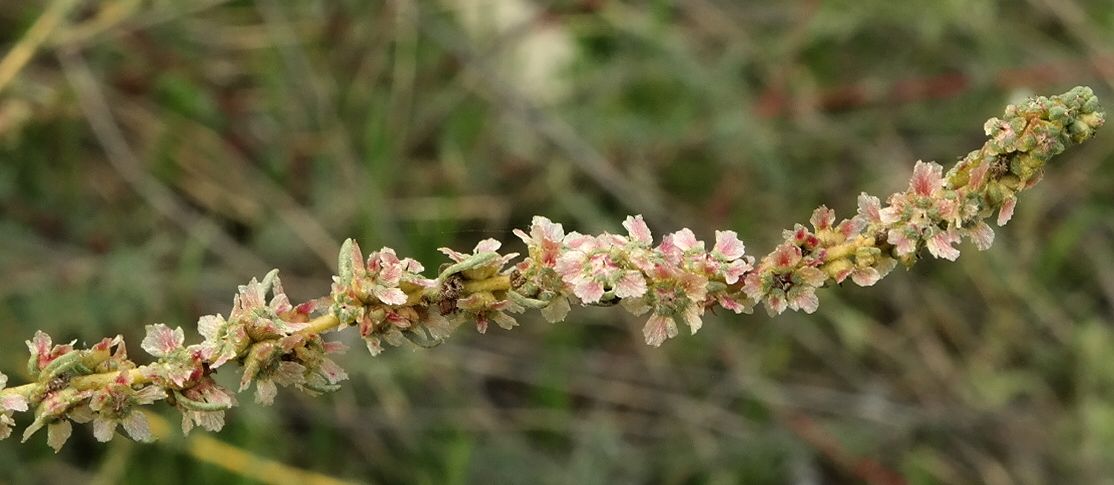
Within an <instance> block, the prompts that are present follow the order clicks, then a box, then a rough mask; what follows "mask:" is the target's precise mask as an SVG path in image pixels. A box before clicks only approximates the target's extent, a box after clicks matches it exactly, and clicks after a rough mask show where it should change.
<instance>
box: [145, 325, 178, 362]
mask: <svg viewBox="0 0 1114 485" xmlns="http://www.w3.org/2000/svg"><path fill="white" fill-rule="evenodd" d="M185 341H186V334H185V332H183V331H182V328H181V327H178V328H175V329H173V330H171V329H170V327H168V326H166V325H165V324H162V323H156V324H154V325H147V335H146V336H145V337H144V338H143V342H142V343H140V345H139V346H140V347H142V348H143V350H145V351H147V353H148V354H151V355H153V356H155V357H166V356H168V355H170V354H172V353H174V352H175V351H177V350H180V349H181V348H182V343H183V342H185Z"/></svg>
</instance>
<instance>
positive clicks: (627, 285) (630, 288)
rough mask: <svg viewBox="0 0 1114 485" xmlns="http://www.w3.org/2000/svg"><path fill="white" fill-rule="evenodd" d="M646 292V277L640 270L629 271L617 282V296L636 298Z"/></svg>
mask: <svg viewBox="0 0 1114 485" xmlns="http://www.w3.org/2000/svg"><path fill="white" fill-rule="evenodd" d="M644 294H646V278H643V277H642V273H640V272H638V271H627V272H626V273H624V274H623V276H622V277H621V278H619V281H617V282H616V284H615V296H617V297H619V298H635V297H639V296H642V295H644Z"/></svg>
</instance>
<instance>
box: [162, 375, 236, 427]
mask: <svg viewBox="0 0 1114 485" xmlns="http://www.w3.org/2000/svg"><path fill="white" fill-rule="evenodd" d="M235 405H236V395H235V394H233V393H232V391H229V390H228V389H225V388H224V387H221V386H220V385H219V384H217V383H216V381H214V380H213V378H212V377H209V376H206V377H204V378H202V379H201V380H200V381H199V382H198V383H197V384H196V385H193V386H191V387H189V388H187V389H183V390H181V391H177V392H175V400H174V406H175V407H176V408H178V411H180V412H181V413H182V432H183V433H185V434H189V432H190V430H192V429H193V428H194V426H200V427H202V428H204V429H207V430H209V431H212V432H217V431H220V430H221V429H222V428H224V412H225V411H226V410H228V409H231V408H232V407H233V406H235Z"/></svg>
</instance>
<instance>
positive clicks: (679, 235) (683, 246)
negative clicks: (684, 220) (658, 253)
mask: <svg viewBox="0 0 1114 485" xmlns="http://www.w3.org/2000/svg"><path fill="white" fill-rule="evenodd" d="M670 239H671V240H672V241H673V245H675V246H677V248H678V249H680V250H681V251H685V252H688V251H689V250H691V249H696V248H699V249H701V250H703V249H704V243H703V242H701V241H698V240H697V239H696V235H695V234H693V233H692V230H690V229H689V228H687V227H686V228H683V229H681V230H680V231H677V232H675V233H673V234H670Z"/></svg>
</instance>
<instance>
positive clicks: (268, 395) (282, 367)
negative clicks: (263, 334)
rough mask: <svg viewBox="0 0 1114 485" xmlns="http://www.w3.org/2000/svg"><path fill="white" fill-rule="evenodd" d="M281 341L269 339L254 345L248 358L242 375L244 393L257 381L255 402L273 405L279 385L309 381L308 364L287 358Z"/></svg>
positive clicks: (241, 382)
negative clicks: (307, 375)
mask: <svg viewBox="0 0 1114 485" xmlns="http://www.w3.org/2000/svg"><path fill="white" fill-rule="evenodd" d="M283 350H284V349H283V345H282V343H281V342H280V341H278V340H268V341H265V342H258V343H256V344H254V345H252V348H251V352H250V353H249V354H248V356H247V357H246V358H245V363H244V374H243V376H241V378H240V392H244V391H245V390H247V388H248V387H251V384H252V383H255V402H257V403H259V404H262V405H264V406H270V405H271V404H273V403H274V402H275V395H277V394H278V386H279V385H282V386H292V385H299V384H302V383H304V382H305V380H306V367H305V366H304V365H302V364H300V363H298V362H294V361H289V360H283V356H284V355H286V353H285V352H284V351H283Z"/></svg>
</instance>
